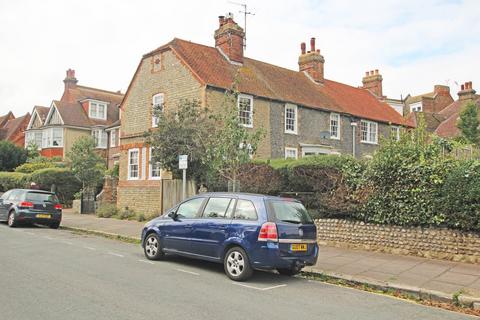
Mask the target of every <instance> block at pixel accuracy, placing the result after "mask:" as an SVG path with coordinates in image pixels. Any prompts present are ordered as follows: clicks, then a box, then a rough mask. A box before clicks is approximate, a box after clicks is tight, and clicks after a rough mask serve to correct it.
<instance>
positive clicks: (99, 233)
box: [60, 226, 141, 244]
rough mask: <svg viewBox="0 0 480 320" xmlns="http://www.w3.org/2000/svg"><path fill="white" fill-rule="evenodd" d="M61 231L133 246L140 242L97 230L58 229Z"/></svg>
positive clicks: (62, 227)
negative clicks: (98, 237)
mask: <svg viewBox="0 0 480 320" xmlns="http://www.w3.org/2000/svg"><path fill="white" fill-rule="evenodd" d="M60 228H61V229H63V230H68V231H72V232H74V233H77V234H87V235H94V236H100V237H103V238H107V239H112V240H118V241H122V242H127V243H133V244H140V243H141V241H140V239H137V238H133V237H127V236H122V235H119V234H115V233H108V232H103V231H97V230H87V229H81V228H74V227H64V226H61V227H60Z"/></svg>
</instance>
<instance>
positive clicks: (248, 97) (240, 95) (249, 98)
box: [237, 94, 253, 128]
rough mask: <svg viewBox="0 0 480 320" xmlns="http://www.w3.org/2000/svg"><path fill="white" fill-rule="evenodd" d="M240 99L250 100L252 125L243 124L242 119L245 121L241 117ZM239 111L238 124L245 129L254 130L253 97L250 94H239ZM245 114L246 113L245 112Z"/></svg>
mask: <svg viewBox="0 0 480 320" xmlns="http://www.w3.org/2000/svg"><path fill="white" fill-rule="evenodd" d="M240 99H248V100H249V101H250V111H249V114H248V115H249V117H248V119H249V120H250V121H249V122H250V123H242V122H241V121H240V119H243V118H242V117H240V111H241V110H240ZM237 110H238V123H239V124H240V125H241V126H243V127H245V128H253V96H251V95H248V94H239V95H238V99H237ZM243 112H245V111H243Z"/></svg>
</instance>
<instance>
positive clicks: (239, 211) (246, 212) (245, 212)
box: [233, 199, 258, 220]
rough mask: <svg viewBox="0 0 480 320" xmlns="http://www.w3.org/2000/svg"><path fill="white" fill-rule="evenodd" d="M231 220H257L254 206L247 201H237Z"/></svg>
mask: <svg viewBox="0 0 480 320" xmlns="http://www.w3.org/2000/svg"><path fill="white" fill-rule="evenodd" d="M233 218H234V219H237V220H257V219H258V217H257V211H256V210H255V206H254V205H253V203H252V202H251V201H249V200H241V199H239V200H237V206H236V207H235V215H234V216H233Z"/></svg>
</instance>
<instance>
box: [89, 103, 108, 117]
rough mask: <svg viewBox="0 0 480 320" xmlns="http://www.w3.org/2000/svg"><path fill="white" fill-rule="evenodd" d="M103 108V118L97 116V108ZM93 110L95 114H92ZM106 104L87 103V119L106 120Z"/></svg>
mask: <svg viewBox="0 0 480 320" xmlns="http://www.w3.org/2000/svg"><path fill="white" fill-rule="evenodd" d="M100 106H103V111H104V112H103V116H102V115H99V111H100V110H99V108H100ZM94 110H95V112H94ZM107 113H108V112H107V103H105V102H102V101H89V105H88V117H89V118H92V119H100V120H107Z"/></svg>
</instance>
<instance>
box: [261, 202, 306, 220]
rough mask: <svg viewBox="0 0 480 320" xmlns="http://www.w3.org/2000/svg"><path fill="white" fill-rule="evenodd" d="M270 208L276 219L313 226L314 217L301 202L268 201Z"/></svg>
mask: <svg viewBox="0 0 480 320" xmlns="http://www.w3.org/2000/svg"><path fill="white" fill-rule="evenodd" d="M268 207H269V209H270V211H271V213H272V214H273V215H274V216H275V219H277V220H278V221H282V222H289V223H296V224H312V223H313V220H312V217H310V215H309V214H308V212H307V209H305V207H304V206H303V204H301V203H300V202H296V201H286V200H268Z"/></svg>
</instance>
